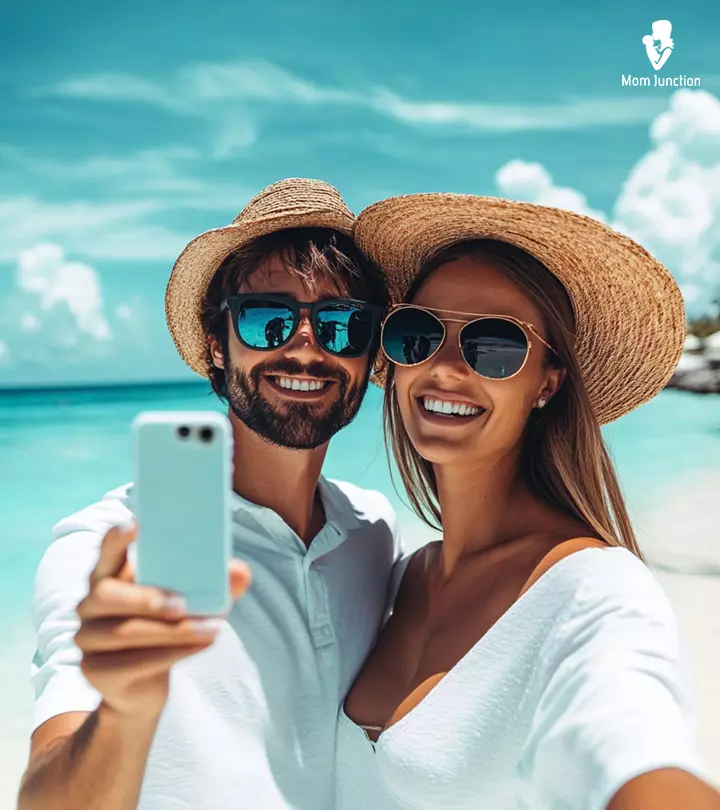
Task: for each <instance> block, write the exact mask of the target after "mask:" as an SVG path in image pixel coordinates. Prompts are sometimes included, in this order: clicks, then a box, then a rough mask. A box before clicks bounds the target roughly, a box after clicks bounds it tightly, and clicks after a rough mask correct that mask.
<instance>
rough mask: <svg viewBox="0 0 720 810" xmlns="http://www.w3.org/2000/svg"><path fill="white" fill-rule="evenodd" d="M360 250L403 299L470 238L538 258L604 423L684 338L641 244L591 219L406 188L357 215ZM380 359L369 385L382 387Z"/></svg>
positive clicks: (652, 391) (663, 369)
mask: <svg viewBox="0 0 720 810" xmlns="http://www.w3.org/2000/svg"><path fill="white" fill-rule="evenodd" d="M353 233H354V237H355V241H356V243H357V245H358V247H359V248H360V249H361V250H363V251H364V252H365V253H366V254H367V255H368V256H369V258H370V259H372V260H373V261H374V262H376V263H377V264H378V265H380V267H381V268H382V269H383V270H384V271H385V273H386V275H387V278H388V285H389V288H390V297H391V301H392V303H399V302H402V301H403V300H404V299H405V296H406V295H407V291H408V288H409V287H410V285H411V283H412V281H413V279H414V278H415V277H416V275H417V273H418V271H419V270H420V268H421V266H422V265H423V264H424V263H425V262H426V261H427V260H428V259H430V258H431V257H432V256H433V255H435V254H437V252H438V251H439V250H441V249H442V248H445V247H449V246H450V245H452V244H455V243H456V242H461V241H464V240H469V239H485V238H487V239H498V240H501V241H503V242H508V243H510V244H513V245H516V246H517V247H520V248H522V249H523V250H525V251H527V252H528V253H530V254H531V255H532V256H534V257H535V258H537V259H538V260H539V261H540V262H542V263H543V264H544V265H545V266H546V267H547V268H548V270H549V271H550V272H551V273H553V275H555V277H556V278H557V279H558V280H559V281H560V282H561V283H562V284H563V286H564V287H565V289H566V290H567V292H568V295H569V297H570V299H571V302H572V305H573V309H574V312H575V331H576V334H575V352H576V355H577V358H578V362H579V365H580V369H581V371H582V374H583V379H584V382H585V386H586V389H587V392H588V395H589V397H590V401H591V403H592V406H593V408H594V411H595V415H596V417H597V419H598V421H599V422H600V424H606V423H608V422H611V421H613V420H615V419H617V418H619V417H620V416H622V415H624V414H626V413H628V412H629V411H632V410H633V409H635V408H637V407H638V406H640V405H642V404H643V403H645V402H647V401H648V400H649V399H651V398H652V397H654V396H655V395H656V394H657V393H658V392H659V391H660V390H661V389H662V388H663V387H664V386H665V385H666V384H667V382H668V381H669V379H670V377H671V376H672V373H673V371H674V369H675V367H676V366H677V363H678V360H679V359H680V355H681V354H682V349H683V342H684V340H685V335H686V323H685V310H684V305H683V299H682V294H681V292H680V289H679V287H678V286H677V284H676V283H675V280H674V279H673V277H672V275H671V274H670V272H669V271H668V270H667V269H666V268H665V267H664V266H663V265H662V264H661V263H660V262H659V261H657V259H655V258H654V257H653V256H652V255H650V254H649V253H648V252H647V251H646V250H645V249H644V248H643V247H642V246H641V245H639V244H638V243H637V242H635V241H633V240H632V239H630V238H628V237H627V236H624V235H623V234H620V233H618V232H617V231H614V230H613V229H611V228H609V227H607V226H606V225H604V224H603V223H601V222H599V221H598V220H595V219H591V218H590V217H586V216H582V215H580V214H575V213H572V212H569V211H564V210H561V209H557V208H549V207H546V206H540V205H534V204H530V203H522V202H514V201H510V200H504V199H499V198H495V197H476V196H472V195H456V194H413V195H408V196H404V197H391V198H389V199H387V200H382V201H381V202H378V203H375V204H374V205H371V206H369V207H368V208H366V209H365V210H364V211H362V212H361V213H360V214H359V215H358V218H357V220H356V223H355V228H354V230H353ZM386 372H387V369H386V367H385V366H384V364H383V363H382V362H381V363H379V365H378V367H377V368H376V373H375V375H374V376H373V382H375V383H376V384H378V385H381V386H382V385H384V382H385V377H386Z"/></svg>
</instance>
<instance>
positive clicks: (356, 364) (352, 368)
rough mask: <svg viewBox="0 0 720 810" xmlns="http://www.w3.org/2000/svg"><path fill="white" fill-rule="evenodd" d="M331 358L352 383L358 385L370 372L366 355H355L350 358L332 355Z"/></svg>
mask: <svg viewBox="0 0 720 810" xmlns="http://www.w3.org/2000/svg"><path fill="white" fill-rule="evenodd" d="M333 360H335V362H336V363H337V364H338V366H340V368H342V369H343V371H344V372H345V373H346V374H347V375H348V377H349V378H350V381H351V384H353V385H358V384H359V383H360V382H361V381H363V380H364V379H365V378H366V377H367V375H368V374H369V372H370V368H369V366H368V361H367V358H366V357H356V358H354V359H351V360H343V359H342V358H340V357H334V358H333Z"/></svg>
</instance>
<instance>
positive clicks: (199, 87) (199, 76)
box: [40, 60, 664, 132]
mask: <svg viewBox="0 0 720 810" xmlns="http://www.w3.org/2000/svg"><path fill="white" fill-rule="evenodd" d="M40 92H42V93H46V94H52V95H61V96H65V97H68V96H71V97H75V98H81V99H94V100H102V101H108V102H110V101H113V102H118V101H121V102H129V101H132V102H136V103H143V104H151V105H153V106H156V107H160V108H162V109H166V110H169V111H171V112H174V113H178V114H182V115H187V116H200V117H210V118H212V119H213V120H217V119H218V117H219V118H220V119H221V120H222V118H223V117H224V116H225V115H226V114H227V105H228V102H245V103H252V102H255V103H258V102H264V103H275V104H278V103H285V104H287V103H293V104H300V105H306V106H317V105H323V104H325V105H341V106H351V107H360V108H365V109H368V110H371V111H373V112H375V113H377V114H378V115H381V116H384V117H386V118H390V119H393V120H395V121H398V122H401V123H404V124H407V125H411V126H426V127H427V126H431V127H456V128H457V127H461V128H465V129H470V130H473V131H480V132H514V131H523V130H526V131H542V130H546V131H553V130H563V129H584V128H588V127H597V126H611V125H627V124H634V123H643V122H647V121H650V120H651V119H652V118H653V117H654V116H655V115H657V114H658V112H659V111H660V110H661V109H662V106H663V104H664V100H663V98H662V97H661V96H658V97H656V98H652V97H648V98H640V99H638V98H631V97H630V96H628V97H627V98H619V99H575V98H570V99H567V100H566V101H563V102H560V103H553V104H522V105H519V104H495V103H478V102H475V101H466V102H454V101H453V102H450V101H443V100H441V99H438V100H430V101H428V100H412V99H408V98H405V97H403V96H402V95H400V94H398V93H396V92H394V91H393V90H391V89H389V88H386V87H376V88H369V89H350V88H343V87H332V86H329V85H324V84H320V83H317V82H312V81H309V80H307V79H304V78H302V77H300V76H296V75H295V74H293V73H291V72H290V71H287V70H284V69H283V68H280V67H278V66H277V65H274V64H272V63H270V62H266V61H257V60H256V61H244V62H216V63H195V64H191V65H187V66H185V67H183V68H181V69H180V70H178V71H176V73H175V74H174V75H172V76H171V77H170V78H169V79H168V80H166V81H156V82H151V81H148V80H146V79H143V78H141V77H139V76H133V75H130V74H95V75H89V76H80V77H76V78H70V79H65V80H63V81H61V82H58V83H57V84H55V85H52V86H50V87H47V88H44V89H43V90H41V91H40ZM249 125H250V124H248V126H249Z"/></svg>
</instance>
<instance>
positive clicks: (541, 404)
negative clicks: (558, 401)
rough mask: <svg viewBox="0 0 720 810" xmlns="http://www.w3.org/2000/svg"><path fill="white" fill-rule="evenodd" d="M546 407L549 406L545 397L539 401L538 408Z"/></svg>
mask: <svg viewBox="0 0 720 810" xmlns="http://www.w3.org/2000/svg"><path fill="white" fill-rule="evenodd" d="M546 405H547V400H546V399H545V397H540V399H539V400H538V403H537V406H538V408H544V407H545V406H546Z"/></svg>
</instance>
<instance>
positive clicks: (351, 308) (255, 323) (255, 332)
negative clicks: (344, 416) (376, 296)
mask: <svg viewBox="0 0 720 810" xmlns="http://www.w3.org/2000/svg"><path fill="white" fill-rule="evenodd" d="M220 309H221V311H222V310H225V309H229V310H230V313H231V315H232V323H233V328H234V330H235V335H236V336H237V339H238V340H239V341H240V343H242V344H243V346H246V347H247V348H248V349H253V350H254V351H256V352H269V351H273V350H275V349H280V348H282V347H283V346H285V345H286V344H287V343H289V342H290V340H291V339H292V337H293V335H294V334H295V333H296V332H297V330H298V326H299V325H300V321H301V319H302V312H303V311H306V312H309V313H310V323H311V325H312V329H313V332H314V333H315V339H316V340H317V342H318V344H319V345H320V347H321V348H322V349H323V350H324V351H326V352H328V353H329V354H334V355H336V356H338V357H361V356H362V355H364V354H366V353H367V352H368V351H369V350H370V347H371V346H372V344H373V341H374V340H375V336H376V335H377V331H378V326H379V323H380V319H381V317H382V314H383V310H382V308H381V307H378V306H375V305H373V304H368V303H367V302H366V301H355V300H354V299H352V298H330V299H326V300H324V301H312V302H304V301H296V300H295V299H294V298H290V297H289V296H285V295H272V294H265V293H237V294H235V295H228V296H227V298H224V299H223V301H222V304H221V307H220Z"/></svg>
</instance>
